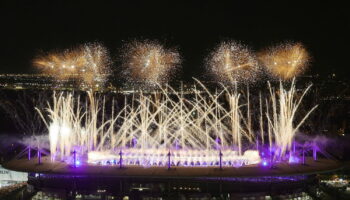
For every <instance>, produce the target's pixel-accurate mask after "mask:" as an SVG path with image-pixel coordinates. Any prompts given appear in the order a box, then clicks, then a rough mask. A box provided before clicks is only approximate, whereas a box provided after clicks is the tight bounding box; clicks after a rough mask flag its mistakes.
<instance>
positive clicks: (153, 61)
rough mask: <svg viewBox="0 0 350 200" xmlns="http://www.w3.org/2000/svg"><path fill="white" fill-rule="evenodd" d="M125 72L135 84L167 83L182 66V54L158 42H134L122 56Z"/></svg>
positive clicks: (127, 46) (126, 47)
mask: <svg viewBox="0 0 350 200" xmlns="http://www.w3.org/2000/svg"><path fill="white" fill-rule="evenodd" d="M122 61H123V64H122V65H123V68H124V72H125V73H126V74H127V75H128V79H129V80H130V81H134V82H139V81H140V82H148V83H162V82H167V81H168V80H169V78H170V77H171V76H172V75H173V73H174V72H175V71H176V69H177V67H178V66H179V65H180V62H181V58H180V54H179V52H178V51H177V50H175V49H167V48H165V47H164V46H163V45H161V44H160V43H159V42H157V41H147V40H146V41H134V42H131V43H129V44H127V45H126V46H125V48H124V52H123V54H122Z"/></svg>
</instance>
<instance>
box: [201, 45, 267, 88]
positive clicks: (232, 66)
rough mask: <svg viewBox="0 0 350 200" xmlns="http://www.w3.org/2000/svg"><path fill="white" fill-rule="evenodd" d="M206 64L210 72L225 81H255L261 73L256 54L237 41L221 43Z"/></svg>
mask: <svg viewBox="0 0 350 200" xmlns="http://www.w3.org/2000/svg"><path fill="white" fill-rule="evenodd" d="M206 64H207V67H208V68H209V70H210V72H211V73H212V74H213V75H214V76H215V77H216V78H217V79H218V80H219V81H223V82H233V81H239V82H246V83H248V82H253V81H255V80H256V79H255V78H256V76H257V75H258V74H259V73H260V68H259V65H258V62H257V60H256V58H255V56H254V54H253V53H252V52H251V51H250V50H249V49H248V48H247V47H246V46H244V45H242V44H240V43H238V42H235V41H228V42H222V43H220V44H219V45H218V46H217V47H216V48H215V49H214V51H213V52H212V53H211V54H210V55H209V57H208V58H207V62H206Z"/></svg>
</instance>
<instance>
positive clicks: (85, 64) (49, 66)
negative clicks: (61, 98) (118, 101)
mask: <svg viewBox="0 0 350 200" xmlns="http://www.w3.org/2000/svg"><path fill="white" fill-rule="evenodd" d="M33 65H34V66H36V67H37V69H39V70H40V71H41V72H43V73H45V74H48V75H51V76H53V77H54V78H56V79H58V80H62V79H68V78H74V79H77V80H79V81H81V82H84V83H85V84H88V85H90V86H91V85H95V84H97V83H99V84H103V83H105V81H106V78H107V76H108V75H109V74H110V58H109V54H108V51H107V49H106V48H105V47H104V46H102V45H101V44H99V43H89V44H84V45H81V46H78V47H77V48H74V49H67V50H65V51H63V52H51V53H48V54H45V55H40V56H38V57H37V58H35V59H34V61H33Z"/></svg>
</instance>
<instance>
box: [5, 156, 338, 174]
mask: <svg viewBox="0 0 350 200" xmlns="http://www.w3.org/2000/svg"><path fill="white" fill-rule="evenodd" d="M42 160H43V161H42V164H40V165H38V164H37V163H38V162H37V160H36V159H32V160H30V161H28V160H26V159H20V160H12V161H9V162H8V163H6V164H4V165H3V167H5V168H8V169H11V170H15V171H23V172H36V173H53V174H69V175H92V176H93V175H98V176H119V177H143V176H144V177H167V178H170V177H174V178H175V177H187V178H192V177H258V176H274V175H276V176H277V175H278V176H283V175H286V176H287V175H288V176H289V175H308V174H317V173H324V172H329V171H333V170H338V169H341V168H343V164H342V163H341V162H337V161H334V160H326V159H319V160H318V161H316V162H315V161H313V160H312V158H308V159H307V160H306V165H302V164H288V163H279V164H277V165H276V167H275V168H274V169H270V168H269V167H262V166H260V165H250V166H244V167H240V168H234V167H224V168H223V169H222V170H220V169H218V168H214V167H172V168H171V170H168V169H167V168H166V167H148V168H145V167H142V166H128V167H124V168H122V169H120V168H119V167H118V166H79V167H77V168H74V167H73V166H69V165H67V164H65V163H63V162H55V163H51V162H49V159H48V158H43V159H42Z"/></svg>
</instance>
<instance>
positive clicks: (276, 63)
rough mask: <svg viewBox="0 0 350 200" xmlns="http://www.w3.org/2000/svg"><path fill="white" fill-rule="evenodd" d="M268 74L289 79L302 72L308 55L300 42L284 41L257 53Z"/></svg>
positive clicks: (306, 63) (307, 61)
mask: <svg viewBox="0 0 350 200" xmlns="http://www.w3.org/2000/svg"><path fill="white" fill-rule="evenodd" d="M258 57H259V60H260V61H261V62H262V64H263V65H264V66H265V67H266V69H267V71H268V72H269V74H270V76H272V77H274V78H279V79H282V80H291V79H293V78H294V77H297V76H298V75H300V74H301V73H303V72H304V71H305V69H306V67H307V65H308V63H309V59H310V56H309V54H308V52H307V51H306V49H305V48H304V46H303V45H302V44H301V43H285V44H281V45H278V46H275V47H271V48H268V49H266V50H264V51H262V52H260V53H259V54H258Z"/></svg>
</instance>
